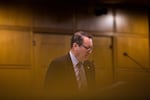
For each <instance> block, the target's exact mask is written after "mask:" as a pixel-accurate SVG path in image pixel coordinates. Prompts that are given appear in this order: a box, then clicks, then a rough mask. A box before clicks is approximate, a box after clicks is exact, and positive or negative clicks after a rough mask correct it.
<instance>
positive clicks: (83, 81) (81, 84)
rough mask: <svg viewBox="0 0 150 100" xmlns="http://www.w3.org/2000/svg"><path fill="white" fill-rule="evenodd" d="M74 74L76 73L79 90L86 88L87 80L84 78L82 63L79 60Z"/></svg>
mask: <svg viewBox="0 0 150 100" xmlns="http://www.w3.org/2000/svg"><path fill="white" fill-rule="evenodd" d="M76 75H77V82H78V86H79V90H81V91H82V90H85V89H86V88H87V80H86V75H85V71H84V67H83V64H82V63H80V62H79V63H78V64H77V70H76Z"/></svg>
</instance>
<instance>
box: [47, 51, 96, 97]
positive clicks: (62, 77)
mask: <svg viewBox="0 0 150 100" xmlns="http://www.w3.org/2000/svg"><path fill="white" fill-rule="evenodd" d="M84 68H85V73H86V77H87V85H88V89H92V88H93V86H95V85H94V84H95V68H94V64H93V63H91V62H89V61H85V63H84ZM45 83H46V84H45V86H46V87H45V88H46V89H47V90H49V91H50V92H51V93H54V94H55V93H56V94H59V93H60V94H64V93H67V94H68V93H76V92H77V91H78V86H77V82H76V76H75V72H74V69H73V64H72V61H71V58H70V55H69V53H68V54H67V55H65V56H62V57H60V58H57V59H55V60H53V61H52V62H51V63H50V65H49V68H48V70H47V74H46V80H45Z"/></svg>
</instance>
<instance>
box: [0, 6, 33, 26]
mask: <svg viewBox="0 0 150 100" xmlns="http://www.w3.org/2000/svg"><path fill="white" fill-rule="evenodd" d="M8 25H10V26H25V27H31V26H32V10H31V8H29V7H28V6H27V5H23V4H18V5H17V4H15V5H6V4H4V5H2V4H0V26H8Z"/></svg>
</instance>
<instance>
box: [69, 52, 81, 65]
mask: <svg viewBox="0 0 150 100" xmlns="http://www.w3.org/2000/svg"><path fill="white" fill-rule="evenodd" d="M69 54H70V57H71V61H72V63H73V66H76V65H77V64H78V62H79V61H78V59H77V58H76V57H75V55H74V54H73V53H72V52H71V50H70V52H69Z"/></svg>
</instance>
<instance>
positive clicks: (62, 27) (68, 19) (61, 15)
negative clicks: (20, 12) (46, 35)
mask: <svg viewBox="0 0 150 100" xmlns="http://www.w3.org/2000/svg"><path fill="white" fill-rule="evenodd" d="M33 27H35V28H43V31H44V30H45V29H47V31H48V32H62V31H65V32H66V31H67V32H72V30H73V9H72V8H67V7H63V8H61V6H60V7H59V8H57V7H53V8H52V7H48V8H45V9H44V8H43V9H39V8H37V9H36V10H35V13H34V19H33Z"/></svg>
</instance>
